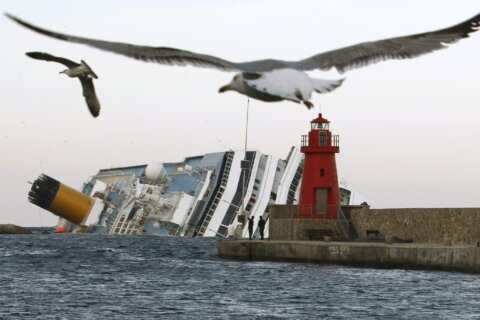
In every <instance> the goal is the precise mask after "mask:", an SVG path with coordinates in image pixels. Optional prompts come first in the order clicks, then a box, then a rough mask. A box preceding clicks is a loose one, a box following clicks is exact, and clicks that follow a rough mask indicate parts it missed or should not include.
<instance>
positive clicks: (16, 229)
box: [0, 224, 32, 234]
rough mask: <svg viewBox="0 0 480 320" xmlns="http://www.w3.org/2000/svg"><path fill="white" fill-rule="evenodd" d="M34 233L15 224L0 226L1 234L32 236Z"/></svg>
mask: <svg viewBox="0 0 480 320" xmlns="http://www.w3.org/2000/svg"><path fill="white" fill-rule="evenodd" d="M31 233H32V232H31V231H30V230H29V229H27V228H23V227H20V226H16V225H14V224H0V234H31Z"/></svg>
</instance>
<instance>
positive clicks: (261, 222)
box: [258, 216, 265, 240]
mask: <svg viewBox="0 0 480 320" xmlns="http://www.w3.org/2000/svg"><path fill="white" fill-rule="evenodd" d="M258 230H259V231H260V239H262V240H263V231H264V230H265V220H263V218H262V216H260V218H259V220H258Z"/></svg>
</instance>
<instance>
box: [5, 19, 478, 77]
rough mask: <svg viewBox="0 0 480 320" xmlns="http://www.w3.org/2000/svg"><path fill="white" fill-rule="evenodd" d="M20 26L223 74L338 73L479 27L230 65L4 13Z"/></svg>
mask: <svg viewBox="0 0 480 320" xmlns="http://www.w3.org/2000/svg"><path fill="white" fill-rule="evenodd" d="M5 15H6V16H7V17H9V18H10V19H13V20H14V21H16V22H17V23H19V24H21V25H22V26H24V27H26V28H29V29H31V30H33V31H36V32H39V33H41V34H44V35H46V36H49V37H53V38H56V39H59V40H64V41H69V42H75V43H81V44H85V45H88V46H91V47H95V48H98V49H102V50H106V51H110V52H115V53H118V54H122V55H125V56H127V57H130V58H134V59H138V60H143V61H147V62H156V63H160V64H166V65H178V66H184V65H192V66H196V67H208V68H216V69H219V70H223V71H243V72H265V71H271V70H275V69H281V68H293V69H297V70H303V71H307V70H313V69H320V70H329V69H331V68H336V69H337V70H338V71H339V72H344V71H347V70H350V69H354V68H359V67H364V66H367V65H370V64H373V63H376V62H380V61H385V60H391V59H408V58H414V57H417V56H420V55H423V54H427V53H430V52H433V51H436V50H439V49H443V48H446V44H452V43H454V42H456V41H458V40H460V39H462V38H466V37H468V35H469V34H470V33H472V32H474V31H476V30H477V29H478V28H479V27H480V14H478V15H476V16H475V17H473V18H471V19H469V20H466V21H464V22H462V23H460V24H458V25H455V26H453V27H450V28H446V29H441V30H437V31H431V32H425V33H419V34H413V35H408V36H403V37H396V38H390V39H384V40H378V41H373V42H365V43H360V44H356V45H353V46H349V47H345V48H341V49H336V50H332V51H328V52H325V53H320V54H317V55H314V56H312V57H310V58H307V59H304V60H300V61H283V60H276V59H266V60H257V61H250V62H240V63H237V62H231V61H228V60H224V59H222V58H219V57H215V56H211V55H206V54H200V53H195V52H191V51H186V50H181V49H175V48H168V47H151V46H140V45H134V44H128V43H121V42H111V41H103V40H95V39H89V38H82V37H77V36H72V35H67V34H63V33H59V32H55V31H49V30H46V29H43V28H40V27H37V26H34V25H32V24H30V23H28V22H25V21H23V20H21V19H19V18H17V17H14V16H12V15H10V14H8V13H6V14H5Z"/></svg>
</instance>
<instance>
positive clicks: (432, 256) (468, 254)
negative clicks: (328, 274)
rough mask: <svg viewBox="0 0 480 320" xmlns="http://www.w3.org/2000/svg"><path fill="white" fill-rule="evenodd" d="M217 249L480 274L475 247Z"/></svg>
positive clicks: (239, 243) (240, 255)
mask: <svg viewBox="0 0 480 320" xmlns="http://www.w3.org/2000/svg"><path fill="white" fill-rule="evenodd" d="M217 248H218V255H219V257H221V258H227V259H236V260H246V261H295V262H308V263H310V262H315V263H325V264H342V265H351V266H363V267H375V268H404V269H432V270H449V271H462V272H475V273H478V272H480V247H475V246H442V245H434V244H383V243H352V242H322V241H255V240H254V241H250V240H221V241H219V243H218V247H217Z"/></svg>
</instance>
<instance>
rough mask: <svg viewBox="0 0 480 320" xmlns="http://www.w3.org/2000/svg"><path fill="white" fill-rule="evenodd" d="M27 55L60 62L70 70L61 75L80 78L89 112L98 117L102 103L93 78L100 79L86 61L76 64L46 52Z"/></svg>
mask: <svg viewBox="0 0 480 320" xmlns="http://www.w3.org/2000/svg"><path fill="white" fill-rule="evenodd" d="M25 54H26V55H27V56H29V57H30V58H33V59H37V60H45V61H53V62H58V63H61V64H63V65H64V66H66V67H67V68H68V69H65V70H63V71H61V72H60V73H65V74H66V75H67V76H69V77H70V78H78V79H79V80H80V82H81V84H82V90H83V96H84V97H85V101H86V102H87V106H88V110H90V113H91V114H92V116H94V117H98V114H99V113H100V102H99V101H98V98H97V95H96V94H95V87H94V86H93V80H92V78H95V79H98V77H97V75H96V74H95V72H93V70H92V69H91V68H90V67H89V66H88V64H87V63H86V62H85V61H83V60H81V63H76V62H73V61H72V60H68V59H65V58H61V57H55V56H52V55H51V54H48V53H45V52H27V53H25Z"/></svg>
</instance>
